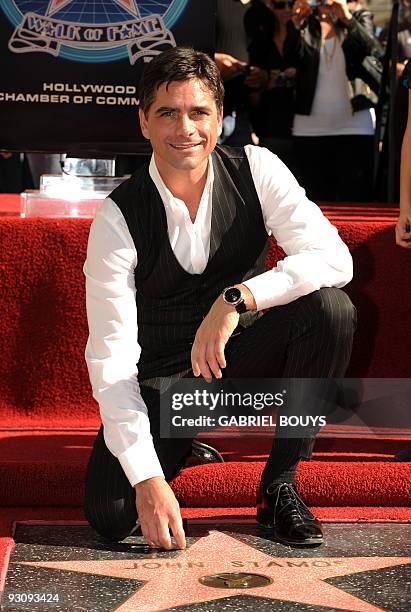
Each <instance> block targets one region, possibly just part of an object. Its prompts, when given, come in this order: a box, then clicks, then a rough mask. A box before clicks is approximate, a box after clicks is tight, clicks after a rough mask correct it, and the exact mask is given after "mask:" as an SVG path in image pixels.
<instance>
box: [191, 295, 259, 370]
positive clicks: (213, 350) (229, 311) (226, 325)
mask: <svg viewBox="0 0 411 612" xmlns="http://www.w3.org/2000/svg"><path fill="white" fill-rule="evenodd" d="M234 286H235V287H238V288H239V289H241V293H242V294H243V297H244V302H245V305H246V308H247V310H256V309H257V304H256V301H255V299H254V296H253V294H252V293H251V291H250V289H249V288H248V287H247V286H246V285H234ZM239 318H240V315H239V314H238V312H237V311H236V309H235V308H234V307H233V306H230V305H229V304H226V303H225V302H224V300H223V296H222V295H220V296H219V297H218V298H217V299H216V301H215V302H214V304H213V305H212V306H211V308H210V310H209V312H208V314H207V316H206V317H205V318H204V320H203V322H202V323H201V325H200V327H199V328H198V330H197V333H196V336H195V338H194V343H193V348H192V349H191V367H192V369H193V373H194V376H200V374H201V375H202V376H203V377H204V378H205V379H206V380H211V379H212V374H211V372H212V373H213V374H214V376H215V377H216V378H221V377H222V374H221V368H225V367H226V365H227V364H226V360H225V355H224V349H225V346H226V344H227V342H228V340H229V338H230V337H231V334H232V333H233V331H234V330H235V328H236V327H237V325H238V320H239Z"/></svg>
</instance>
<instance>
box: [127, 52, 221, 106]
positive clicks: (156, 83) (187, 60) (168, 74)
mask: <svg viewBox="0 0 411 612" xmlns="http://www.w3.org/2000/svg"><path fill="white" fill-rule="evenodd" d="M188 79H199V80H200V81H202V82H203V83H204V85H205V86H206V87H207V89H209V91H210V93H211V95H212V96H213V98H214V100H215V103H216V106H217V110H218V111H221V110H222V108H223V100H224V85H223V82H222V80H221V76H220V72H219V70H218V68H217V66H216V64H215V62H214V61H213V60H212V59H211V58H210V57H209V56H208V55H206V54H205V53H203V52H202V51H195V50H194V49H191V48H189V47H172V48H171V49H167V51H163V53H160V55H157V56H156V57H155V58H154V59H153V60H151V62H149V63H148V64H147V65H146V67H145V69H144V71H143V74H142V77H141V80H140V83H139V96H140V108H141V110H142V111H143V112H144V114H145V115H147V113H148V111H149V109H150V106H151V105H152V104H153V102H154V100H155V97H156V93H157V90H158V88H159V87H160V85H162V84H163V83H166V86H168V84H169V83H172V82H173V81H187V80H188Z"/></svg>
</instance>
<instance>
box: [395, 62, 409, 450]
mask: <svg viewBox="0 0 411 612" xmlns="http://www.w3.org/2000/svg"><path fill="white" fill-rule="evenodd" d="M404 85H405V87H406V88H407V89H408V120H407V126H406V128H405V132H404V138H403V141H402V148H401V179H400V214H399V217H398V220H397V224H396V226H395V241H396V243H397V244H398V246H401V247H403V248H405V249H411V70H410V65H409V64H408V65H407V67H406V69H405V75H404ZM410 458H411V452H410Z"/></svg>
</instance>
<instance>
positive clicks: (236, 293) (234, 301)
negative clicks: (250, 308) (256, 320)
mask: <svg viewBox="0 0 411 612" xmlns="http://www.w3.org/2000/svg"><path fill="white" fill-rule="evenodd" d="M222 295H223V300H224V302H225V303H226V304H230V305H231V306H234V307H235V309H236V311H237V312H238V313H239V314H242V313H243V312H246V311H247V306H246V305H245V301H244V296H243V294H242V293H241V290H240V289H239V288H238V287H226V289H224V291H223V293H222Z"/></svg>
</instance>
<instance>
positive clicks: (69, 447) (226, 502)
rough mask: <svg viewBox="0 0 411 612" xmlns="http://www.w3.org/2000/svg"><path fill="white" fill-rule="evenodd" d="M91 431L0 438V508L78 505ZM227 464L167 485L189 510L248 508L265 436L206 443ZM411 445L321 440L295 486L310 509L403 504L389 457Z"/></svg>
mask: <svg viewBox="0 0 411 612" xmlns="http://www.w3.org/2000/svg"><path fill="white" fill-rule="evenodd" d="M94 435H95V434H94V432H93V433H90V432H71V433H63V432H45V431H44V432H10V433H7V432H3V433H2V434H0V451H1V461H0V499H2V505H4V506H49V505H52V506H80V505H82V503H83V496H84V491H83V483H84V472H85V466H86V463H87V459H88V456H89V454H90V451H91V446H92V442H93V439H94ZM209 441H210V442H212V443H213V444H214V445H215V446H216V447H217V448H218V449H219V450H220V451H221V452H222V454H223V457H224V458H225V461H226V463H224V464H211V465H205V466H196V467H191V468H186V469H185V470H184V471H183V472H182V473H181V474H180V475H179V476H178V477H177V478H176V479H175V480H174V482H173V488H174V490H175V492H176V495H177V497H178V499H179V500H180V503H181V504H182V505H183V506H188V507H207V506H208V507H220V506H227V507H230V506H233V505H235V506H239V507H241V506H253V505H254V500H255V492H256V488H257V485H258V482H259V477H260V474H261V471H262V469H263V465H264V462H265V460H266V458H267V454H268V452H269V449H270V446H271V443H270V440H267V439H264V438H251V439H235V438H227V439H219V440H209ZM410 446H411V440H410V439H408V440H407V439H406V438H405V439H403V440H400V439H396V440H384V439H382V438H379V439H374V440H360V439H355V440H344V439H337V440H336V439H332V438H331V439H327V438H319V439H318V440H317V443H316V448H315V453H314V457H313V459H314V460H313V461H311V462H304V463H302V464H301V465H300V468H299V471H298V475H297V477H298V483H299V488H300V490H301V492H302V493H303V495H304V497H305V499H306V501H307V503H309V504H310V505H314V506H335V505H341V506H358V505H364V506H407V505H410V504H411V468H410V465H411V464H409V463H394V462H393V461H392V460H393V456H394V455H395V454H396V453H397V452H398V451H399V450H402V449H405V448H409V447H410Z"/></svg>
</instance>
